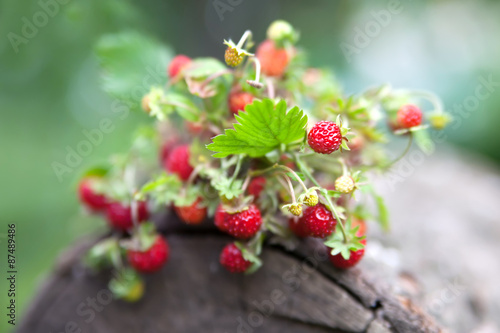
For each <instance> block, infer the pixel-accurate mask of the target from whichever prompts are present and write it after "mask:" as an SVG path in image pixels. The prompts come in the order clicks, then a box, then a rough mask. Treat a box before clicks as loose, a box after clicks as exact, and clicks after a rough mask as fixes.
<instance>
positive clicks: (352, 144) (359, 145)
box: [347, 135, 365, 152]
mask: <svg viewBox="0 0 500 333" xmlns="http://www.w3.org/2000/svg"><path fill="white" fill-rule="evenodd" d="M347 145H348V146H349V149H351V151H353V152H357V151H360V150H361V149H363V147H364V146H365V139H364V138H363V137H362V136H361V135H357V136H355V137H354V138H352V139H351V140H349V142H348V144H347Z"/></svg>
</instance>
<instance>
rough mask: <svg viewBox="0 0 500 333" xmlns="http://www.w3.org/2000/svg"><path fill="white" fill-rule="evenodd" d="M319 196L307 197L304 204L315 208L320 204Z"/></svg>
mask: <svg viewBox="0 0 500 333" xmlns="http://www.w3.org/2000/svg"><path fill="white" fill-rule="evenodd" d="M318 201H319V199H318V196H317V195H316V194H311V195H308V196H307V197H305V198H304V203H305V204H306V205H308V206H309V207H314V206H316V205H317V204H318Z"/></svg>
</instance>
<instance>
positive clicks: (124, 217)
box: [106, 201, 149, 230]
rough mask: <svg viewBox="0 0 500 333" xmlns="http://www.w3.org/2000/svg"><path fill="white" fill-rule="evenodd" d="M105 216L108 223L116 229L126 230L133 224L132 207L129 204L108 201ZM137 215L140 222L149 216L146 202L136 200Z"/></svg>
mask: <svg viewBox="0 0 500 333" xmlns="http://www.w3.org/2000/svg"><path fill="white" fill-rule="evenodd" d="M106 217H107V219H108V222H109V224H110V225H111V226H112V227H114V228H115V229H118V230H127V229H130V228H131V227H132V226H133V222H132V209H131V208H130V206H124V205H123V204H122V203H120V202H113V203H110V204H109V205H108V207H107V209H106ZM137 217H138V220H139V223H140V222H144V221H145V220H147V219H148V218H149V211H148V206H147V204H146V202H144V201H138V202H137Z"/></svg>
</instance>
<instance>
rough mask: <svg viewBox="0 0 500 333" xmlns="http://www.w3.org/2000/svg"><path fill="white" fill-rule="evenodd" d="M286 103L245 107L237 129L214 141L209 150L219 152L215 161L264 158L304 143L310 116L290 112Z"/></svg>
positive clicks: (299, 111) (257, 102)
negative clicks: (237, 156) (241, 156)
mask: <svg viewBox="0 0 500 333" xmlns="http://www.w3.org/2000/svg"><path fill="white" fill-rule="evenodd" d="M286 108H287V106H286V102H285V101H284V100H281V101H280V102H279V103H278V104H277V105H274V102H273V101H272V100H271V99H264V100H263V101H258V100H257V101H254V102H253V103H252V104H250V105H247V106H246V107H245V112H240V113H239V115H238V116H236V117H235V118H236V120H237V121H238V123H237V124H235V125H234V129H228V130H226V131H225V133H224V134H221V135H218V136H216V137H215V138H214V139H213V143H211V144H209V145H208V146H207V148H208V149H209V150H211V151H214V152H216V154H214V157H226V156H229V155H233V154H246V155H248V156H250V157H262V156H264V155H266V154H267V153H268V152H270V151H272V150H274V149H276V148H278V147H279V146H280V145H281V144H289V143H292V142H295V141H297V140H301V139H302V138H303V137H304V135H305V131H306V130H305V127H306V124H307V116H306V115H305V114H304V112H303V111H302V110H300V109H299V108H298V107H294V108H292V109H291V110H289V111H288V112H287V111H286Z"/></svg>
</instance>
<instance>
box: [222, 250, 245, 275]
mask: <svg viewBox="0 0 500 333" xmlns="http://www.w3.org/2000/svg"><path fill="white" fill-rule="evenodd" d="M219 261H220V263H221V265H222V266H224V268H226V269H227V270H228V271H229V272H231V273H244V272H245V271H246V270H247V269H248V268H249V267H250V266H252V263H251V262H250V261H247V260H245V258H243V255H242V253H241V251H240V249H238V247H236V245H234V244H228V245H226V246H225V247H224V249H223V250H222V252H221V254H220V259H219Z"/></svg>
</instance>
